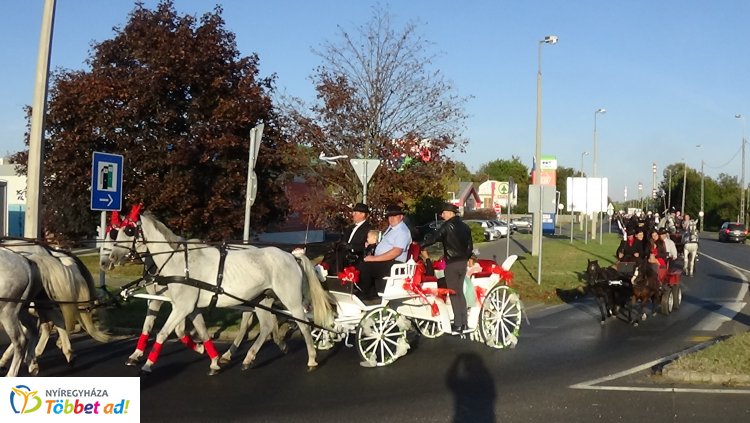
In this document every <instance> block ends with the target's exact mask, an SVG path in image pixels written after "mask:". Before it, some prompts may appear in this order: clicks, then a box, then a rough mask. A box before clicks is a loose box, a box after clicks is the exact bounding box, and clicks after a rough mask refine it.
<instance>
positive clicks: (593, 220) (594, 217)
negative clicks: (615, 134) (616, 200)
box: [586, 109, 607, 241]
mask: <svg viewBox="0 0 750 423" xmlns="http://www.w3.org/2000/svg"><path fill="white" fill-rule="evenodd" d="M605 113H607V110H606V109H596V110H595V111H594V154H593V156H592V160H593V162H594V163H593V167H592V168H591V173H592V176H593V177H594V178H596V177H597V176H598V175H597V174H596V161H597V159H598V158H599V149H598V145H597V144H599V143H598V142H597V139H596V116H597V115H599V114H602V115H603V114H605ZM586 192H587V193H588V185H587V186H586ZM596 224H597V215H596V214H594V213H591V239H592V240H594V239H596ZM600 241H601V240H600Z"/></svg>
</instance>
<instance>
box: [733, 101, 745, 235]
mask: <svg viewBox="0 0 750 423" xmlns="http://www.w3.org/2000/svg"><path fill="white" fill-rule="evenodd" d="M734 117H735V118H737V119H742V170H741V171H740V172H741V173H740V219H739V220H740V223H745V143H746V142H747V141H745V116H743V115H740V114H737V115H734Z"/></svg>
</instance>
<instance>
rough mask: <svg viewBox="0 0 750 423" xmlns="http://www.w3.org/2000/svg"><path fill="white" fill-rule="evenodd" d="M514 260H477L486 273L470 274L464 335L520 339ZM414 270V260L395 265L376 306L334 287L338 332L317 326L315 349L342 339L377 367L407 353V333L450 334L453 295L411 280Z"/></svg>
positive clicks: (500, 344)
mask: <svg viewBox="0 0 750 423" xmlns="http://www.w3.org/2000/svg"><path fill="white" fill-rule="evenodd" d="M516 259H517V256H515V255H512V256H510V257H508V258H507V259H506V260H505V262H504V263H503V264H502V266H500V265H498V264H497V263H495V262H494V261H493V260H479V264H480V265H481V266H482V272H479V273H477V274H475V275H473V276H472V277H471V282H472V283H473V292H474V294H475V296H476V298H475V299H474V300H475V301H471V300H470V301H469V303H472V302H473V305H471V306H470V307H468V309H467V312H468V314H467V318H468V329H469V330H468V333H466V334H465V335H466V336H468V337H469V338H470V339H471V340H474V341H477V342H482V343H484V344H486V345H488V346H490V347H492V348H498V349H499V348H513V347H515V345H516V343H517V342H518V334H519V330H520V327H521V313H522V303H521V301H520V298H519V296H518V294H517V293H516V292H515V290H513V288H511V287H510V286H508V285H509V282H510V279H511V278H510V275H511V273H510V272H509V271H510V268H511V266H512V265H513V263H514V262H515V261H516ZM416 270H417V265H416V263H415V262H414V261H413V260H411V259H410V260H409V261H408V262H406V263H403V264H396V265H394V266H393V267H392V268H391V274H390V276H388V277H387V278H386V285H385V290H384V292H383V293H381V294H379V295H380V297H381V302H380V303H379V304H376V305H367V304H365V303H363V302H362V301H361V300H360V299H359V298H358V297H357V296H356V295H353V294H351V293H347V292H338V291H330V293H331V294H332V295H333V296H334V298H335V299H336V311H337V316H336V319H335V332H330V331H325V330H321V329H313V331H312V333H313V338H314V339H315V346H316V348H317V349H319V350H327V349H330V348H332V347H333V346H334V345H335V344H336V343H338V342H341V341H342V340H343V341H345V345H346V346H348V347H351V346H353V345H356V347H357V351H358V353H359V355H360V357H361V358H362V360H363V362H362V364H363V365H365V366H370V367H377V366H386V365H388V364H391V363H393V362H394V361H396V360H397V359H398V358H399V357H401V356H403V355H405V354H406V352H407V351H408V349H409V343H408V341H407V331H408V330H410V329H411V328H413V327H416V330H417V331H418V332H419V333H420V334H421V335H422V336H425V337H427V338H436V337H439V336H441V335H443V334H444V333H451V320H452V319H453V310H452V307H451V304H450V298H449V297H447V295H445V294H444V292H442V290H439V289H438V286H437V282H434V281H424V282H421V283H413V282H414V277H415V272H416ZM352 336H354V344H352V343H351V342H350V341H351V339H352Z"/></svg>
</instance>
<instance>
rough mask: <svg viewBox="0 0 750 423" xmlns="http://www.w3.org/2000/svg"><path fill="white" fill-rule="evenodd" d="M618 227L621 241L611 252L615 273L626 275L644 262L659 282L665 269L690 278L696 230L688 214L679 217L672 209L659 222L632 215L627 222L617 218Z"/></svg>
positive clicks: (649, 215)
mask: <svg viewBox="0 0 750 423" xmlns="http://www.w3.org/2000/svg"><path fill="white" fill-rule="evenodd" d="M618 226H619V227H620V229H621V231H622V232H623V240H622V242H620V245H619V246H618V248H617V251H616V252H615V256H616V257H617V260H618V270H620V271H623V272H629V271H631V270H632V268H633V267H634V266H635V263H637V262H640V261H642V260H646V261H648V263H649V264H651V265H652V267H653V268H654V270H655V271H657V272H658V273H659V278H660V279H662V277H663V275H664V274H666V272H667V270H668V269H676V268H680V267H681V268H682V271H683V273H684V274H686V275H688V276H692V274H693V268H694V264H695V259H696V256H697V251H698V229H697V224H696V221H695V220H692V219H691V218H690V216H689V215H688V214H684V215H681V213H680V212H679V211H676V210H675V209H674V207H672V208H670V209H669V210H667V211H666V212H665V213H664V216H663V217H662V218H661V219H660V218H659V215H658V214H657V213H651V212H650V211H649V212H648V213H645V214H643V213H641V214H634V215H632V216H631V217H630V218H629V219H627V218H625V216H623V215H620V216H619V217H618Z"/></svg>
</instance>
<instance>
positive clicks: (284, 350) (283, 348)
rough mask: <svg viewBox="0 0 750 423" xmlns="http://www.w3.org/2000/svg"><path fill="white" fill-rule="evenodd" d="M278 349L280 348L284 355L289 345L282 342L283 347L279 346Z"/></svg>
mask: <svg viewBox="0 0 750 423" xmlns="http://www.w3.org/2000/svg"><path fill="white" fill-rule="evenodd" d="M279 349H280V350H281V353H282V354H284V355H286V354H287V353H288V352H289V347H288V346H287V345H286V344H284V346H283V347H279Z"/></svg>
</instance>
